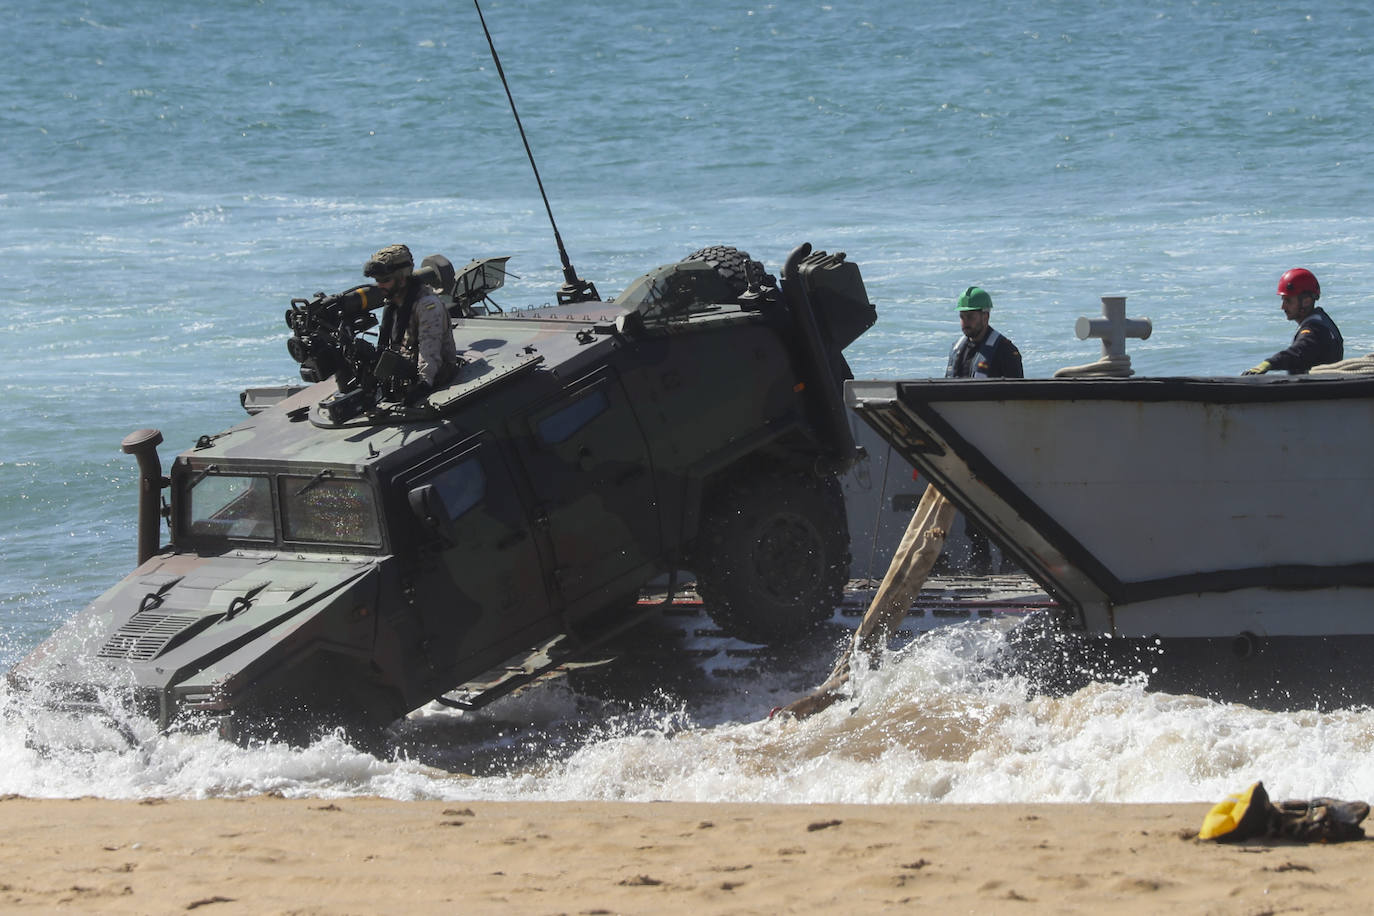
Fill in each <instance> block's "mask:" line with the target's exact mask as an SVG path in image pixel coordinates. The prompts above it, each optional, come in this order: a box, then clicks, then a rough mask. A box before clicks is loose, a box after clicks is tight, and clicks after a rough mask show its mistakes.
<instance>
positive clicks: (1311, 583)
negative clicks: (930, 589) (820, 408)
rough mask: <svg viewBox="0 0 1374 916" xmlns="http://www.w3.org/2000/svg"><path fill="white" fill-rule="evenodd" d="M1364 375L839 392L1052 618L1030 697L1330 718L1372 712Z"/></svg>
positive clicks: (1042, 631) (1022, 639) (1039, 647)
mask: <svg viewBox="0 0 1374 916" xmlns="http://www.w3.org/2000/svg"><path fill="white" fill-rule="evenodd" d="M1103 301H1104V304H1105V303H1106V302H1107V300H1106V299H1104V300H1103ZM1084 320H1085V319H1084ZM1080 336H1083V334H1081V333H1080ZM1371 362H1374V357H1365V358H1363V359H1361V360H1350V361H1347V363H1349V364H1351V365H1345V366H1340V365H1338V366H1334V367H1330V368H1331V371H1326V372H1324V371H1322V367H1318V368H1317V369H1315V370H1314V371H1313V373H1312V374H1311V375H1300V376H1293V377H1284V376H1279V377H1273V376H1271V377H1267V378H1259V377H1253V378H1054V379H979V380H968V379H960V380H952V379H908V380H895V381H893V380H866V381H852V382H848V383H846V389H847V402H848V404H849V405H850V406H851V407H852V408H853V409H854V410H855V411H856V412H857V413H858V414H859V416H860V417H862V418H863V419H864V420H865V421H866V422H867V423H868V424H869V425H871V427H872V428H873V429H874V430H876V431H877V432H878V433H879V435H881V436H882V437H883V438H884V439H886V440H887V441H888V442H890V443H891V444H892V446H893V448H894V449H895V450H896V451H897V452H898V453H899V454H900V455H901V456H902V457H903V458H905V459H906V460H908V461H910V462H911V463H912V464H914V465H915V466H916V467H918V468H919V469H920V472H921V474H922V475H923V476H924V477H925V478H927V479H928V480H931V481H933V483H934V485H935V486H936V487H937V488H938V489H939V491H940V492H941V493H942V494H944V495H945V496H946V497H947V498H948V499H949V500H950V501H951V502H953V503H954V504H955V505H956V506H957V507H958V508H959V509H960V510H961V511H962V512H964V513H965V514H966V515H967V516H968V517H971V518H973V519H976V520H977V521H978V522H979V523H980V524H982V525H983V526H985V527H986V529H987V530H988V531H989V532H991V534H992V536H993V537H994V539H995V540H996V541H997V542H998V543H999V544H1000V545H1001V547H1002V550H1003V552H1004V553H1006V554H1007V555H1008V556H1010V557H1012V558H1013V559H1014V561H1015V562H1016V563H1017V564H1018V565H1019V566H1020V567H1021V568H1022V569H1023V570H1025V571H1026V572H1027V573H1028V574H1029V575H1030V576H1031V577H1032V578H1034V579H1035V581H1036V582H1038V583H1039V584H1040V585H1041V586H1042V587H1043V588H1044V589H1045V591H1046V592H1047V593H1048V594H1049V595H1051V596H1053V598H1055V599H1056V603H1057V606H1056V608H1055V609H1054V610H1053V611H1051V612H1047V613H1046V614H1044V615H1042V617H1043V618H1044V619H1042V620H1041V621H1040V623H1041V624H1043V626H1040V627H1037V626H1023V627H1021V628H1020V629H1019V630H1018V631H1017V632H1016V633H1015V634H1014V636H1015V641H1016V643H1017V646H1018V652H1017V653H1016V654H1017V657H1018V658H1017V662H1016V663H1017V664H1018V665H1019V666H1020V667H1022V668H1023V669H1024V671H1025V673H1026V674H1027V675H1028V676H1029V677H1030V679H1031V680H1032V681H1033V682H1038V683H1041V684H1043V685H1044V686H1047V687H1050V688H1053V689H1061V690H1062V689H1071V688H1073V687H1076V686H1079V685H1080V684H1081V683H1083V681H1084V679H1085V675H1088V674H1093V675H1100V674H1103V673H1105V674H1108V675H1115V674H1120V675H1125V676H1131V675H1135V674H1136V673H1144V674H1145V675H1146V676H1147V677H1148V682H1149V686H1150V687H1151V688H1153V689H1158V690H1165V691H1169V692H1174V693H1195V694H1202V695H1206V696H1212V697H1217V698H1220V699H1225V700H1232V701H1239V702H1246V703H1252V704H1256V705H1261V706H1266V707H1277V708H1303V707H1310V706H1313V705H1318V706H1326V707H1330V706H1337V705H1350V704H1367V703H1370V702H1374V680H1371V679H1370V677H1369V670H1370V664H1371V662H1374V463H1372V462H1371V461H1370V455H1371V454H1372V453H1374V376H1371V375H1370V374H1368V373H1369V372H1370V370H1371V368H1374V367H1371V365H1370V363H1371ZM1355 364H1362V365H1355Z"/></svg>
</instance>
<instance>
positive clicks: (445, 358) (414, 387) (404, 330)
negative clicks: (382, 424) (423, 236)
mask: <svg viewBox="0 0 1374 916" xmlns="http://www.w3.org/2000/svg"><path fill="white" fill-rule="evenodd" d="M414 269H415V259H414V257H412V256H411V254H410V249H409V248H407V247H406V246H405V245H388V246H386V247H385V248H383V249H382V250H381V251H378V252H377V253H376V254H374V255H373V256H372V257H371V258H369V259H368V261H367V263H366V264H364V265H363V276H366V277H370V278H372V280H373V281H375V282H376V284H377V286H378V287H379V288H380V289H381V290H382V292H383V293H384V294H385V295H386V299H387V306H386V311H385V312H383V313H382V324H381V329H380V331H379V333H378V338H377V343H378V346H379V347H382V348H384V349H390V350H394V351H396V352H398V353H400V354H401V355H402V356H404V357H406V359H407V360H409V362H410V364H411V365H412V366H414V368H415V379H414V382H413V383H412V384H411V386H410V388H409V389H408V391H407V394H406V399H405V400H406V403H407V404H415V403H417V402H419V401H421V400H423V399H424V398H425V397H427V396H428V395H429V393H430V392H431V391H433V390H435V389H436V388H442V387H443V386H444V385H446V384H448V383H449V381H450V380H451V379H452V378H453V375H454V373H455V371H456V370H457V368H458V347H457V345H456V344H455V343H454V342H453V333H452V331H450V329H449V322H448V309H447V308H445V307H444V303H443V302H442V301H440V299H439V297H438V296H436V295H435V294H434V291H433V290H432V289H430V288H429V287H428V286H427V285H425V284H424V283H423V282H421V281H420V280H417V279H416V278H415V277H413V276H412V275H411V274H412V272H413V271H414Z"/></svg>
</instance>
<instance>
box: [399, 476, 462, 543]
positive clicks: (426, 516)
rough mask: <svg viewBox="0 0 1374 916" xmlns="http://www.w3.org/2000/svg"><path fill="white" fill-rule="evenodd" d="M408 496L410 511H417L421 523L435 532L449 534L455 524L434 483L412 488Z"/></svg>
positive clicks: (416, 515)
mask: <svg viewBox="0 0 1374 916" xmlns="http://www.w3.org/2000/svg"><path fill="white" fill-rule="evenodd" d="M408 496H409V499H410V511H411V512H413V513H415V517H416V518H417V519H419V520H420V524H422V525H424V526H425V527H426V528H428V529H430V530H431V531H433V532H434V533H435V534H439V535H447V534H448V532H449V530H450V529H451V528H452V526H453V519H451V518H449V517H448V508H447V507H446V506H445V505H444V501H443V500H442V499H440V498H439V493H438V492H437V491H436V490H435V489H434V485H433V484H430V483H426V484H421V485H420V486H418V487H416V488H414V489H413V490H411V491H410V493H409V494H408Z"/></svg>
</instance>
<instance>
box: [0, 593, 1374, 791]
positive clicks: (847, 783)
mask: <svg viewBox="0 0 1374 916" xmlns="http://www.w3.org/2000/svg"><path fill="white" fill-rule="evenodd" d="M1013 625H1014V622H1013V621H1009V620H1003V621H992V620H987V621H980V622H970V623H961V624H956V625H952V626H945V627H941V628H938V629H936V630H933V631H931V632H928V633H926V634H924V635H923V636H921V637H920V638H918V639H916V640H915V641H914V642H912V643H910V644H908V645H907V646H905V647H903V648H901V649H899V650H896V651H890V652H887V653H885V654H884V656H883V657H882V658H881V659H880V660H879V664H877V665H875V666H871V667H870V666H867V665H864V664H862V663H860V664H859V666H858V668H857V670H856V672H855V677H854V680H853V685H852V687H853V691H852V695H851V696H849V697H848V698H847V699H846V700H845V701H842V702H840V703H837V704H835V705H834V706H832V707H830V708H829V709H827V710H826V711H824V712H822V713H821V714H819V715H817V716H815V717H813V718H811V719H807V720H802V721H797V720H792V719H784V718H774V719H769V718H767V717H766V710H767V706H766V705H765V704H767V703H769V702H770V701H771V702H773V703H776V702H777V701H778V700H783V701H785V700H787V699H791V698H792V696H793V695H794V692H795V689H796V688H795V686H794V685H795V683H796V675H795V673H794V672H788V671H771V672H770V671H766V670H764V671H759V672H750V673H749V674H748V676H745V677H741V676H739V675H734V676H731V677H730V678H727V679H721V678H718V677H715V676H712V675H710V674H706V673H700V672H698V677H696V678H695V680H694V681H693V685H692V687H691V688H690V689H687V690H681V691H678V692H676V693H660V694H658V695H657V696H655V697H652V698H651V699H650V700H648V701H644V702H637V703H625V702H615V701H606V700H597V699H592V698H589V697H587V696H584V695H580V694H578V693H576V692H574V691H573V690H572V689H571V688H570V687H569V686H568V685H567V683H565V682H563V681H561V680H560V681H556V682H554V683H551V684H548V685H544V686H540V687H536V688H533V689H529V690H526V691H524V692H522V693H520V694H517V695H515V696H513V697H509V698H506V699H504V700H502V701H500V702H497V703H495V704H492V705H491V706H490V707H487V708H486V709H484V710H481V711H479V712H475V713H470V712H465V713H457V712H453V711H451V710H445V709H442V708H441V707H437V706H435V707H427V708H426V709H424V710H421V711H420V712H418V713H416V714H413V715H412V716H411V717H410V718H409V719H408V720H406V721H405V722H404V723H403V724H401V725H400V726H398V727H396V728H395V729H394V732H395V733H394V735H393V744H392V747H391V749H390V754H389V757H387V758H386V759H379V758H377V757H374V756H372V755H370V754H367V753H364V752H362V751H360V750H358V749H356V748H354V747H352V746H350V745H349V744H348V743H347V741H345V740H344V739H343V737H341V736H340V735H337V734H334V735H328V736H325V737H323V738H321V739H320V740H318V741H316V742H314V743H313V744H311V745H310V746H309V747H306V748H291V747H288V746H287V745H284V744H274V743H267V744H261V745H257V746H253V747H249V748H243V747H238V746H236V745H232V744H229V743H226V742H223V741H220V740H219V739H217V738H216V737H214V736H212V735H208V734H188V733H178V734H169V735H159V734H158V733H157V731H156V728H155V727H154V726H153V724H152V723H150V722H146V721H141V720H125V721H122V722H117V724H116V725H106V724H102V723H100V722H98V721H96V720H94V719H92V718H90V717H80V718H75V719H66V718H63V717H56V716H54V715H53V714H52V713H51V712H49V711H45V710H43V709H42V708H41V706H40V702H39V701H41V699H42V697H40V696H30V695H27V694H26V695H23V696H20V695H17V694H15V693H14V692H13V691H11V690H10V688H8V687H5V688H0V713H3V715H2V716H0V794H3V793H18V794H22V795H28V796H36V797H74V796H84V795H95V796H101V797H107V798H129V797H140V796H152V795H156V796H171V797H180V798H206V797H233V796H243V795H251V794H258V793H263V792H276V793H280V794H283V795H286V796H291V797H318V798H334V797H341V796H354V795H376V796H382V797H387V798H396V799H445V800H450V799H451V800H459V799H486V800H625V801H649V800H658V799H664V800H676V801H736V802H751V801H752V802H781V803H802V802H845V803H898V802H1090V801H1096V802H1163V801H1202V800H1207V799H1211V798H1214V797H1218V796H1220V795H1223V794H1225V793H1226V792H1228V791H1234V790H1235V788H1236V787H1237V786H1239V785H1243V784H1245V783H1247V782H1250V781H1253V780H1254V779H1259V778H1263V779H1264V780H1265V783H1266V785H1267V786H1272V789H1271V792H1272V793H1274V794H1276V795H1277V796H1285V795H1293V796H1312V795H1318V794H1326V795H1334V796H1338V797H1343V796H1344V797H1356V796H1363V795H1366V794H1368V793H1369V788H1370V786H1371V784H1374V756H1372V755H1371V754H1370V750H1371V747H1374V711H1371V710H1369V709H1358V710H1339V711H1333V712H1315V711H1308V712H1298V713H1275V712H1264V711H1259V710H1255V709H1251V708H1248V707H1245V706H1239V705H1233V704H1224V703H1217V702H1213V701H1210V700H1204V699H1201V698H1198V697H1192V696H1173V695H1168V694H1160V693H1150V692H1147V691H1146V690H1145V689H1144V688H1143V684H1142V681H1141V680H1128V681H1126V682H1124V683H1094V684H1092V685H1090V686H1088V687H1086V688H1084V689H1082V690H1079V691H1078V692H1076V693H1073V694H1070V695H1068V696H1048V695H1031V694H1030V693H1028V690H1027V686H1026V683H1025V682H1024V680H1022V679H1021V678H1019V677H1016V676H1011V675H1006V674H1002V673H998V668H997V666H996V665H995V664H992V662H993V661H994V660H995V659H996V657H997V655H998V653H999V652H1000V651H1001V650H1002V649H1003V648H1004V647H1005V645H1006V636H1007V632H1008V630H1009V629H1010V627H1011V626H1013ZM821 667H824V666H821ZM817 670H819V668H818V669H817ZM722 680H724V683H722V682H721V681H722Z"/></svg>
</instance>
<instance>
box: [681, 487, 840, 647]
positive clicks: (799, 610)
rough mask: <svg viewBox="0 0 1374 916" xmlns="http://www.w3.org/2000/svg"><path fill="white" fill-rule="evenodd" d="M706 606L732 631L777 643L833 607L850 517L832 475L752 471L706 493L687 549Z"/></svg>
mask: <svg viewBox="0 0 1374 916" xmlns="http://www.w3.org/2000/svg"><path fill="white" fill-rule="evenodd" d="M692 559H693V569H692V571H693V572H694V573H696V577H697V591H698V592H699V593H700V594H701V599H702V603H703V604H704V606H705V608H706V612H707V613H708V614H710V616H711V619H712V620H713V621H714V622H715V624H716V625H717V626H718V627H720V628H721V629H722V630H724V631H725V632H726V633H727V634H729V635H730V636H734V637H736V638H738V639H743V640H747V641H748V642H755V643H763V644H782V643H787V642H792V641H795V640H797V639H800V638H801V637H802V636H805V635H806V634H807V633H809V632H811V631H812V630H814V629H815V628H816V627H817V626H819V625H820V624H821V623H823V622H824V621H826V620H829V619H830V617H831V616H832V615H833V614H834V612H835V608H836V607H837V606H838V605H839V603H840V601H841V600H842V599H843V596H844V585H845V582H846V581H847V580H848V578H849V525H848V522H847V520H846V517H845V508H844V496H843V494H842V492H841V490H840V483H839V481H838V480H836V479H835V478H833V477H826V478H815V477H810V476H807V475H803V474H777V475H766V474H761V475H752V476H749V477H747V478H745V479H743V480H741V481H738V482H735V483H731V484H727V485H726V486H725V488H724V489H722V490H721V491H719V492H717V493H715V494H713V495H712V497H711V499H710V501H709V502H708V505H707V507H706V510H705V512H704V514H703V516H702V521H701V533H700V535H699V536H698V538H697V544H696V546H695V548H694V550H693V556H692Z"/></svg>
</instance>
